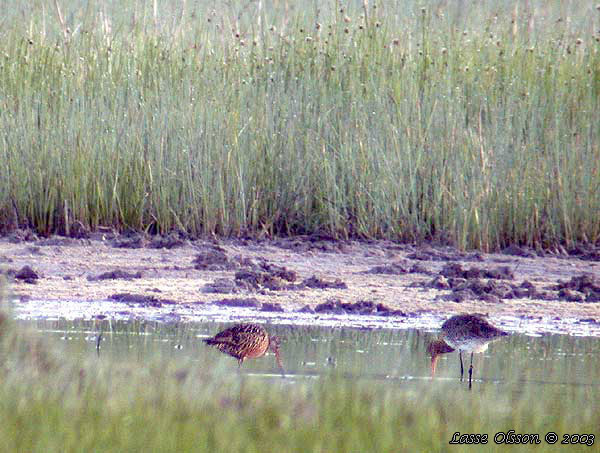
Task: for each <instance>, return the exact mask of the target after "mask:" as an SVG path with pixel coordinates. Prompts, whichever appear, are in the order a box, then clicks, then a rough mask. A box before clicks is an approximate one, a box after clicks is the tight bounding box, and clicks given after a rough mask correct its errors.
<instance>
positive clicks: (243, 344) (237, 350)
mask: <svg viewBox="0 0 600 453" xmlns="http://www.w3.org/2000/svg"><path fill="white" fill-rule="evenodd" d="M204 342H205V343H206V344H208V345H211V346H214V347H215V348H217V349H218V350H219V351H221V352H224V353H225V354H229V355H230V356H232V357H235V358H236V359H238V364H239V366H240V367H241V366H242V363H244V360H246V359H255V358H258V357H262V356H263V355H265V353H266V352H267V350H268V349H271V350H272V351H273V352H274V353H275V359H276V360H277V365H279V368H280V369H281V374H282V375H283V374H284V372H285V371H284V369H283V365H282V363H281V357H280V356H279V338H278V337H275V336H269V334H268V333H267V331H266V330H265V329H264V328H263V327H262V326H259V325H257V324H237V325H235V326H233V327H230V328H229V329H225V330H223V331H222V332H219V333H218V334H216V335H215V336H214V337H212V338H207V339H205V340H204Z"/></svg>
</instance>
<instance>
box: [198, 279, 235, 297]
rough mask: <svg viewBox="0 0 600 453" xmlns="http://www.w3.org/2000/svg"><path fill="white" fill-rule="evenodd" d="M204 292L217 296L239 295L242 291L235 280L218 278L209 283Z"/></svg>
mask: <svg viewBox="0 0 600 453" xmlns="http://www.w3.org/2000/svg"><path fill="white" fill-rule="evenodd" d="M202 292H204V293H216V294H233V293H239V292H240V289H239V288H238V285H237V283H236V282H235V280H233V279H231V278H217V279H215V281H214V282H212V283H207V284H206V285H204V287H203V288H202Z"/></svg>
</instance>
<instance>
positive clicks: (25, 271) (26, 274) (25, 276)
mask: <svg viewBox="0 0 600 453" xmlns="http://www.w3.org/2000/svg"><path fill="white" fill-rule="evenodd" d="M14 277H15V279H16V280H21V281H23V282H25V283H29V284H34V283H36V281H37V280H38V279H39V278H40V276H39V275H38V273H37V272H36V271H34V270H33V269H32V268H31V267H30V266H27V265H25V266H23V267H22V268H21V269H19V270H18V271H17V272H15V274H14Z"/></svg>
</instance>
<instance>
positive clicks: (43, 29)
mask: <svg viewBox="0 0 600 453" xmlns="http://www.w3.org/2000/svg"><path fill="white" fill-rule="evenodd" d="M3 9H4V10H5V12H4V13H3V15H2V17H0V162H1V165H0V220H1V222H0V224H2V225H3V229H4V230H9V229H11V228H16V227H28V228H33V229H35V230H36V231H38V232H40V233H42V234H50V233H62V234H64V233H66V232H68V231H69V226H70V225H72V224H73V223H74V222H81V223H83V224H84V225H85V226H86V227H88V228H92V229H93V228H95V227H97V226H98V225H109V226H114V227H116V228H117V229H121V230H122V229H125V228H133V229H136V230H144V231H149V232H153V233H165V232H168V231H171V230H174V229H175V230H180V231H185V232H187V233H189V234H192V235H202V234H212V233H215V234H222V235H240V234H251V235H262V234H267V235H271V234H295V233H311V232H326V233H329V234H332V235H334V236H337V237H372V238H375V237H379V238H392V239H399V240H431V239H439V240H442V241H444V242H450V243H453V244H455V245H457V246H459V247H463V248H464V247H478V248H481V249H483V250H494V249H498V248H501V247H504V246H506V245H507V244H511V243H520V244H527V245H530V246H535V247H547V246H551V245H555V244H558V243H561V244H567V245H568V244H573V243H575V242H580V241H582V242H592V243H594V242H597V241H598V240H599V239H600V221H599V219H598V212H600V189H599V187H600V172H599V166H600V105H599V102H600V101H599V100H600V42H599V41H600V32H599V31H598V30H600V10H598V8H596V7H595V6H594V4H593V2H561V1H558V0H552V1H548V0H531V1H528V2H524V1H519V0H511V1H509V0H501V1H491V0H484V1H477V2H464V1H457V2H447V1H442V0H438V1H429V2H417V1H411V0H409V1H406V2H393V1H374V0H370V1H367V0H363V1H351V2H336V1H325V2H309V1H307V0H301V1H298V2H287V1H279V0H264V1H236V0H234V1H232V2H225V3H220V2H219V3H218V5H217V4H216V3H214V2H210V1H203V0H195V1H192V0H189V1H173V2H162V1H161V2H158V1H154V2H137V1H131V0H124V1H119V2H111V1H98V2H83V1H78V0H70V1H67V0H56V1H54V2H40V1H35V2H26V1H24V0H5V1H4V8H3Z"/></svg>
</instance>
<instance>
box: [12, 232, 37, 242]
mask: <svg viewBox="0 0 600 453" xmlns="http://www.w3.org/2000/svg"><path fill="white" fill-rule="evenodd" d="M37 240H38V237H37V235H36V234H35V233H34V232H33V231H31V230H15V231H13V232H12V233H10V234H9V235H8V242H10V243H11V244H20V243H21V242H28V241H37Z"/></svg>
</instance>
